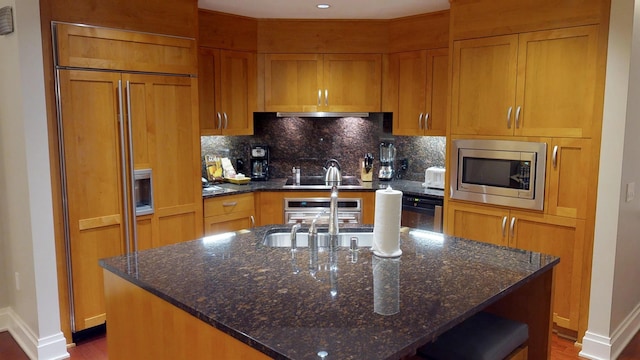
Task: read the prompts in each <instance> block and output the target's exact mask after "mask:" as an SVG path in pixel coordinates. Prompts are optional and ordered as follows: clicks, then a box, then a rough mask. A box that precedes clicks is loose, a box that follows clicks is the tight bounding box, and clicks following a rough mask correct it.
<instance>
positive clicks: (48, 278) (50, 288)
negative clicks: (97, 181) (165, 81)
mask: <svg viewBox="0 0 640 360" xmlns="http://www.w3.org/2000/svg"><path fill="white" fill-rule="evenodd" d="M6 5H9V6H12V8H13V13H14V19H15V29H16V30H15V32H14V33H12V34H9V35H5V36H0V49H1V50H0V246H1V250H2V255H1V256H2V262H1V263H0V264H1V265H0V277H1V278H2V281H0V293H2V294H3V295H2V297H0V308H5V309H9V314H10V315H9V316H8V321H7V319H5V323H7V324H8V325H7V326H8V328H9V330H10V331H11V332H12V334H13V335H14V337H16V340H18V342H19V343H21V345H22V346H23V348H24V349H25V351H26V352H27V354H29V355H30V356H31V357H33V358H38V359H53V358H61V357H60V356H63V355H65V354H66V348H65V341H64V337H63V336H62V333H61V332H60V317H59V315H58V311H59V309H58V301H57V299H58V296H57V278H56V267H55V248H54V234H53V215H52V203H51V181H50V178H49V150H48V139H47V121H46V111H45V99H44V76H43V63H42V45H41V44H42V42H41V35H40V20H39V17H40V11H39V2H38V0H0V7H3V6H6ZM16 273H18V274H19V277H20V288H19V289H17V287H16V281H15V274H16ZM5 317H7V316H5Z"/></svg>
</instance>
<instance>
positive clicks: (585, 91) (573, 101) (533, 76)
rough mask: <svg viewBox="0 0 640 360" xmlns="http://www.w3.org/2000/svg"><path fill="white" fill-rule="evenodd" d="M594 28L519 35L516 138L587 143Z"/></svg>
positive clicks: (594, 76) (593, 75)
mask: <svg viewBox="0 0 640 360" xmlns="http://www.w3.org/2000/svg"><path fill="white" fill-rule="evenodd" d="M597 29H598V28H597V26H585V27H577V28H568V29H559V30H552V31H540V32H534V33H524V34H520V39H519V50H518V74H519V75H518V76H519V77H518V93H517V102H516V104H517V109H520V111H519V119H517V120H516V128H517V129H516V131H515V133H516V134H520V135H524V136H556V137H591V135H592V131H591V129H592V126H593V125H592V124H593V122H594V117H595V116H596V115H595V114H594V111H595V110H594V109H595V102H596V98H595V97H596V84H597V81H596V80H597V66H596V61H597V57H598V54H597V46H598V44H597V42H598V30H597Z"/></svg>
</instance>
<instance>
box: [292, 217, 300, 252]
mask: <svg viewBox="0 0 640 360" xmlns="http://www.w3.org/2000/svg"><path fill="white" fill-rule="evenodd" d="M300 226H302V224H300V223H295V224H294V225H293V226H292V227H291V250H296V248H297V247H298V236H297V233H296V232H297V231H298V229H300Z"/></svg>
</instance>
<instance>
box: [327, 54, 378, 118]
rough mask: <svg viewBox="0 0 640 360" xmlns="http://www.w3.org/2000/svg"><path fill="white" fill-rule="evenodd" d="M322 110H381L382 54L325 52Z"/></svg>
mask: <svg viewBox="0 0 640 360" xmlns="http://www.w3.org/2000/svg"><path fill="white" fill-rule="evenodd" d="M323 70H324V76H323V83H324V90H323V91H324V98H323V101H324V104H323V105H324V111H371V112H374V111H380V109H381V103H382V99H381V96H382V55H380V54H328V55H324V66H323Z"/></svg>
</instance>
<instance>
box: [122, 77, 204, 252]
mask: <svg viewBox="0 0 640 360" xmlns="http://www.w3.org/2000/svg"><path fill="white" fill-rule="evenodd" d="M123 80H125V81H126V82H129V83H130V84H131V85H130V86H131V89H132V90H131V110H132V111H131V112H132V116H131V118H130V119H129V121H131V123H132V124H136V123H141V122H143V123H151V124H152V126H150V127H149V128H148V133H147V147H148V152H149V158H150V164H151V169H152V176H153V177H152V184H153V200H154V208H155V209H154V210H155V211H154V217H153V220H152V227H153V230H152V232H153V234H157V238H153V239H152V243H153V246H161V245H168V244H173V243H177V242H181V241H187V240H192V239H196V238H198V237H199V236H201V234H202V184H201V183H200V181H199V178H200V141H199V140H200V136H199V126H198V108H197V91H198V88H197V83H196V79H194V78H188V77H175V76H155V75H133V74H125V75H123ZM140 108H144V112H143V111H142V110H140ZM142 113H144V114H145V116H146V119H145V118H137V117H136V116H135V115H134V114H142ZM134 128H135V127H134ZM139 148H141V145H140V144H138V145H136V144H134V153H137V152H138V149H139ZM134 158H135V157H134Z"/></svg>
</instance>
